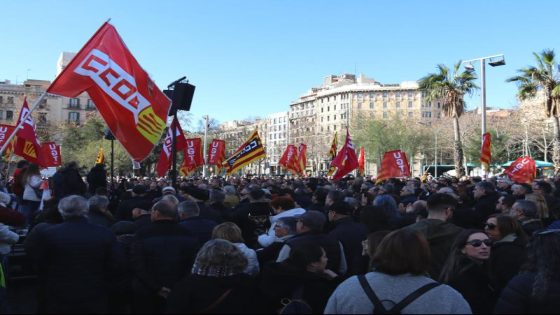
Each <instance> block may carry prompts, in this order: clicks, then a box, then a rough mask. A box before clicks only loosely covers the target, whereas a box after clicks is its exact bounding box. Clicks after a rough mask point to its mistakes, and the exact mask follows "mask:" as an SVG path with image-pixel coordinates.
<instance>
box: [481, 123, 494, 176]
mask: <svg viewBox="0 0 560 315" xmlns="http://www.w3.org/2000/svg"><path fill="white" fill-rule="evenodd" d="M491 145H492V136H491V135H490V133H489V132H487V133H485V134H484V135H483V136H482V148H481V149H480V164H481V166H482V168H483V169H484V171H486V172H488V170H490V161H492V150H491V149H492V147H491Z"/></svg>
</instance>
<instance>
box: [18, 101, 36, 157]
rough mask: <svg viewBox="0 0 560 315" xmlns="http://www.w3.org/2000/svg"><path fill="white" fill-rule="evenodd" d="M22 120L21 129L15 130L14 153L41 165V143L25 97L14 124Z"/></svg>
mask: <svg viewBox="0 0 560 315" xmlns="http://www.w3.org/2000/svg"><path fill="white" fill-rule="evenodd" d="M24 118H25V120H23V119H24ZM22 120H23V123H22V124H21V126H22V127H21V129H19V130H17V131H16V143H15V146H14V153H15V154H17V155H19V156H21V157H23V158H24V159H25V160H27V161H29V162H31V163H34V164H37V165H41V153H42V150H41V144H40V143H39V140H38V139H37V134H36V133H35V123H34V122H33V117H31V113H30V110H29V106H28V105H27V98H25V99H24V100H23V106H22V107H21V111H20V113H19V118H18V121H17V124H16V126H19V125H20V123H21V121H22Z"/></svg>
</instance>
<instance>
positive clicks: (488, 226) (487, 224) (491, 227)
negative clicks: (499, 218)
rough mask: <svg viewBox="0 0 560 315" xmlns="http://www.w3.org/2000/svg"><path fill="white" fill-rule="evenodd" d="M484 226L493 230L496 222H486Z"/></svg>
mask: <svg viewBox="0 0 560 315" xmlns="http://www.w3.org/2000/svg"><path fill="white" fill-rule="evenodd" d="M484 228H485V229H488V230H493V229H495V228H496V224H494V223H486V224H484Z"/></svg>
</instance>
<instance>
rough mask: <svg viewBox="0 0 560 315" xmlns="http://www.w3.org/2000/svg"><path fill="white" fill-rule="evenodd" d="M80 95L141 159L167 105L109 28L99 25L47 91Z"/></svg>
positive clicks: (162, 120) (154, 137)
mask: <svg viewBox="0 0 560 315" xmlns="http://www.w3.org/2000/svg"><path fill="white" fill-rule="evenodd" d="M84 91H87V92H88V94H89V96H90V97H91V99H92V100H93V102H94V104H95V106H96V107H97V109H98V110H99V113H100V114H101V116H102V117H103V119H104V120H105V122H106V123H107V125H108V127H109V129H110V130H111V132H112V133H113V135H114V136H115V137H116V138H117V140H119V142H120V143H121V144H122V145H123V147H124V148H125V150H126V151H127V152H128V154H129V155H130V157H131V158H132V159H133V160H135V161H142V160H144V159H145V158H146V157H147V156H148V155H149V154H150V152H151V151H152V150H153V148H154V146H155V145H156V143H157V142H158V141H159V140H160V138H161V135H162V133H163V131H164V129H165V125H166V120H167V114H168V112H169V108H170V106H171V101H170V100H169V99H168V98H167V96H165V95H164V94H163V92H161V91H160V90H159V89H158V87H157V86H156V85H155V83H154V82H153V81H152V80H151V79H150V77H149V76H148V74H147V73H146V71H144V69H142V67H141V66H140V64H139V63H138V61H136V59H135V58H134V56H133V55H132V54H131V53H130V51H129V50H128V48H127V47H126V45H125V43H124V42H123V40H122V38H121V37H120V36H119V34H118V33H117V30H116V29H115V28H114V27H113V26H112V25H111V24H109V23H105V24H103V26H101V28H100V29H99V30H98V31H97V32H96V33H95V34H94V35H93V37H92V38H91V39H90V40H89V41H88V42H87V43H86V44H85V46H84V47H83V48H82V49H81V50H80V51H79V52H78V54H77V55H76V57H74V59H72V61H71V62H70V63H69V64H68V66H67V67H66V68H65V69H64V71H62V73H61V74H60V75H59V76H58V77H57V78H56V79H55V81H54V82H53V83H52V84H51V86H50V87H49V88H48V90H47V92H49V93H53V94H58V95H62V96H66V97H77V96H78V95H80V94H81V93H82V92H84Z"/></svg>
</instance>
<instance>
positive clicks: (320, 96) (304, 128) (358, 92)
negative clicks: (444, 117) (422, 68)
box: [289, 74, 441, 172]
mask: <svg viewBox="0 0 560 315" xmlns="http://www.w3.org/2000/svg"><path fill="white" fill-rule="evenodd" d="M366 116H367V117H372V118H374V119H389V118H390V117H393V116H399V117H400V118H403V119H410V120H412V121H416V122H418V121H420V122H424V123H428V124H429V123H431V122H432V121H433V120H435V119H439V118H441V103H440V102H426V101H425V99H424V95H423V93H422V91H420V90H419V89H418V83H417V82H416V81H405V82H402V83H400V84H382V83H380V82H377V81H375V80H374V79H369V78H366V77H364V76H363V75H360V76H359V77H358V78H356V76H355V75H353V74H344V75H341V76H335V75H331V76H328V77H326V78H325V81H324V83H323V85H322V86H320V87H315V88H311V89H310V90H309V91H308V92H307V93H305V94H304V95H303V96H301V97H299V98H298V99H297V100H295V101H294V102H292V104H291V105H290V111H289V121H290V125H289V130H290V134H289V143H294V144H297V143H306V144H307V147H308V149H307V150H308V154H307V156H308V165H311V166H312V169H313V171H315V172H320V171H325V170H327V167H328V165H327V164H328V162H329V161H330V159H329V157H328V152H329V148H330V145H331V142H332V138H333V135H334V134H335V132H338V140H339V144H340V143H342V142H343V141H344V137H345V131H346V127H347V126H348V127H349V130H350V134H352V133H353V131H352V121H353V120H354V119H357V118H358V117H366ZM339 147H340V145H339Z"/></svg>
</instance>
